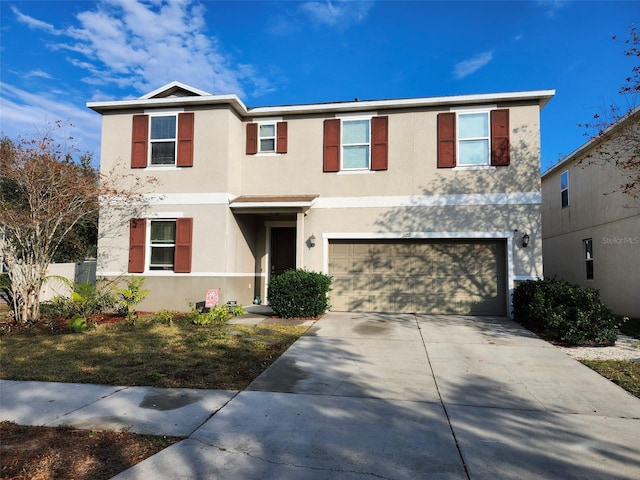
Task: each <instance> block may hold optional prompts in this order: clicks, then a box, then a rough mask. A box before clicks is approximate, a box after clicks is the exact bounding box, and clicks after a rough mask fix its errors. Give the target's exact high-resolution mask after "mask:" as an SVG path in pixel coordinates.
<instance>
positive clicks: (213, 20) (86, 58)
mask: <svg viewBox="0 0 640 480" xmlns="http://www.w3.org/2000/svg"><path fill="white" fill-rule="evenodd" d="M0 7H1V14H2V22H1V27H0V28H1V29H0V32H1V35H2V37H1V43H0V55H1V57H0V74H1V77H0V88H1V90H0V97H1V98H0V101H1V103H0V109H1V110H0V130H1V132H2V134H3V135H8V136H10V137H16V136H17V135H19V134H27V135H29V134H33V133H34V132H36V131H37V130H39V129H42V127H43V126H44V125H45V123H46V122H48V121H49V122H51V121H55V120H63V121H68V122H71V123H72V124H74V125H75V127H74V128H73V129H70V130H69V133H70V134H71V135H73V137H74V138H75V142H77V147H78V148H79V149H80V150H81V151H92V152H94V155H95V157H96V159H97V158H98V157H99V151H100V147H99V142H100V123H101V118H100V116H99V115H98V114H96V113H94V112H92V111H91V110H88V109H87V108H86V106H85V104H86V102H87V101H101V100H120V99H125V98H136V97H139V96H141V95H144V94H145V93H148V92H150V91H152V90H155V89H156V88H158V87H160V86H162V85H164V84H166V83H169V82H170V81H172V80H178V81H181V82H183V83H186V84H189V85H192V86H194V87H196V88H199V89H202V90H205V91H208V92H211V93H219V94H227V93H235V94H237V95H238V96H239V97H240V98H241V99H242V101H243V102H244V103H245V104H246V105H248V106H251V107H253V106H263V105H284V104H298V103H315V102H328V101H340V100H352V99H354V98H356V97H357V98H359V99H361V100H365V99H367V100H370V99H389V98H407V97H431V96H443V95H458V94H475V93H493V92H508V91H519V90H545V89H555V90H556V96H555V98H554V99H552V100H551V102H550V103H549V104H548V105H547V106H546V107H545V108H544V110H543V111H542V167H543V170H546V169H547V168H548V167H549V166H550V165H552V164H554V163H556V162H557V161H558V160H559V159H560V158H561V157H562V156H563V155H566V154H568V153H570V152H572V151H573V150H574V149H576V148H577V147H579V146H580V145H581V144H582V143H584V142H585V141H586V140H587V138H586V137H585V136H584V133H585V131H584V129H583V128H581V127H579V124H580V123H584V122H588V121H589V120H591V118H592V117H593V115H594V114H595V113H599V112H601V111H602V110H603V109H604V108H606V107H607V106H608V105H609V104H610V103H612V102H619V101H620V100H621V97H620V95H619V94H618V93H617V92H618V89H619V88H620V86H621V85H622V84H623V82H624V79H625V78H626V77H627V76H629V75H630V73H631V69H632V67H633V66H634V65H635V64H634V63H633V62H634V61H636V62H637V59H633V58H629V57H625V55H624V50H625V45H624V40H625V39H626V38H628V33H629V26H630V25H632V24H634V23H635V24H637V20H638V18H639V17H640V15H639V14H640V2H632V1H617V2H616V1H607V2H595V1H559V0H557V1H510V2H506V1H503V2H498V1H495V2H484V1H474V2H462V1H450V2H428V1H408V2H405V1H349V2H338V1H331V2H302V1H283V2H282V1H281V2H278V1H233V2H215V1H203V0H200V1H191V0H180V1H170V2H167V1H164V0H150V1H141V0H105V1H101V2H92V1H10V0H0ZM614 35H615V36H617V37H618V39H617V40H615V41H614V40H613V39H612V36H614Z"/></svg>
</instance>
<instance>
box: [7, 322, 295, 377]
mask: <svg viewBox="0 0 640 480" xmlns="http://www.w3.org/2000/svg"><path fill="white" fill-rule="evenodd" d="M306 329H307V327H298V326H295V327H291V326H281V325H258V326H252V325H228V324H226V323H220V324H214V325H208V326H197V325H193V324H192V323H190V322H189V321H187V320H176V321H174V322H172V324H170V325H168V324H166V323H164V324H163V323H159V322H154V321H152V320H138V322H137V324H136V326H135V327H133V326H131V325H129V324H128V323H126V322H121V323H119V324H116V325H111V326H100V327H98V328H96V329H91V330H88V331H86V332H84V333H78V334H39V335H13V334H12V335H8V336H5V337H1V340H0V357H1V358H2V365H1V367H0V378H3V379H8V380H37V381H50V382H76V383H97V384H106V385H151V386H155V387H189V388H216V389H231V390H236V389H243V388H245V387H246V386H247V385H248V384H249V383H250V382H251V381H252V380H253V379H254V378H255V377H257V376H258V375H259V374H260V373H261V372H262V371H263V370H265V368H267V367H268V366H269V365H270V364H271V363H273V361H275V359H276V358H278V356H280V355H281V354H282V353H283V352H284V351H285V350H286V349H287V348H288V347H289V346H290V345H291V344H292V343H293V342H294V341H295V340H296V339H297V338H298V337H299V336H300V335H302V334H303V333H304V332H305V330H306Z"/></svg>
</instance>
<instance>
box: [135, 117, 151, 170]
mask: <svg viewBox="0 0 640 480" xmlns="http://www.w3.org/2000/svg"><path fill="white" fill-rule="evenodd" d="M148 136H149V116H148V115H134V116H133V132H132V135H131V137H132V142H131V168H145V167H146V166H147V149H148V145H149V138H148Z"/></svg>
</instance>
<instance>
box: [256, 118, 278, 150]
mask: <svg viewBox="0 0 640 480" xmlns="http://www.w3.org/2000/svg"><path fill="white" fill-rule="evenodd" d="M258 134H259V137H260V144H259V151H260V153H263V152H275V151H276V125H275V123H263V124H261V125H259V126H258Z"/></svg>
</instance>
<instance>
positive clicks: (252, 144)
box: [246, 123, 258, 155]
mask: <svg viewBox="0 0 640 480" xmlns="http://www.w3.org/2000/svg"><path fill="white" fill-rule="evenodd" d="M246 153H247V155H255V154H256V153H258V124H257V123H247V148H246Z"/></svg>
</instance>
